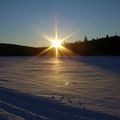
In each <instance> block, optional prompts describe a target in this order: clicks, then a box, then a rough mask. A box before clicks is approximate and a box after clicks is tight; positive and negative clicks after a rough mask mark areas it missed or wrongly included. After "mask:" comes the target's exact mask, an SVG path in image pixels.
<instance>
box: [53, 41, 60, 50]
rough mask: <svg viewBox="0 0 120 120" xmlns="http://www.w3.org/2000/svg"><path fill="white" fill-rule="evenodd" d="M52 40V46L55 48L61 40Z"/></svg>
mask: <svg viewBox="0 0 120 120" xmlns="http://www.w3.org/2000/svg"><path fill="white" fill-rule="evenodd" d="M51 42H52V46H53V47H55V48H59V47H60V46H61V41H60V40H53V41H51Z"/></svg>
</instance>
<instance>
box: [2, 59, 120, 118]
mask: <svg viewBox="0 0 120 120" xmlns="http://www.w3.org/2000/svg"><path fill="white" fill-rule="evenodd" d="M95 111H96V112H95ZM112 116H115V117H112ZM24 119H25V120H47V119H48V120H119V119H120V57H72V58H65V57H64V58H59V59H56V58H50V57H1V58H0V120H24Z"/></svg>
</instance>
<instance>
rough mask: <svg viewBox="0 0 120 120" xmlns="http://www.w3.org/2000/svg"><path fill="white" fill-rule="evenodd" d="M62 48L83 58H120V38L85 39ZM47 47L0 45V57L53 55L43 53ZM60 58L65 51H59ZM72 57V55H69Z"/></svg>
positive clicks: (52, 52)
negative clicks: (106, 56) (107, 56)
mask: <svg viewBox="0 0 120 120" xmlns="http://www.w3.org/2000/svg"><path fill="white" fill-rule="evenodd" d="M63 46H64V47H65V48H67V49H69V50H71V51H72V52H73V53H76V54H73V55H83V56H104V55H112V56H120V36H117V35H116V36H111V37H109V36H108V35H107V36H106V37H104V38H99V39H98V38H97V39H92V40H87V37H85V39H84V41H80V40H79V41H75V42H71V43H68V42H65V43H64V44H63ZM47 48H48V47H39V48H37V47H29V46H21V45H15V44H6V43H0V56H35V55H38V56H44V55H50V56H54V55H55V50H54V48H52V49H50V50H49V51H47V52H43V51H44V50H45V49H47ZM59 55H60V56H66V55H70V54H66V51H65V50H61V49H60V50H59ZM71 55H72V54H71Z"/></svg>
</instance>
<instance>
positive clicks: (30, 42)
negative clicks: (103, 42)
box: [0, 0, 120, 47]
mask: <svg viewBox="0 0 120 120" xmlns="http://www.w3.org/2000/svg"><path fill="white" fill-rule="evenodd" d="M119 6H120V0H0V42H1V43H13V44H20V45H27V46H37V47H39V46H48V45H50V43H49V42H48V41H47V40H46V39H45V38H44V37H43V35H44V34H50V35H51V36H53V37H54V28H55V19H57V24H58V36H59V38H63V37H65V36H67V35H69V34H71V33H73V32H75V31H77V32H76V33H75V34H74V35H73V36H72V37H71V38H69V39H68V40H67V41H75V40H80V39H81V40H82V39H83V38H84V36H85V35H87V36H88V39H91V38H93V37H94V38H96V37H103V36H106V34H109V35H115V34H116V33H117V34H118V35H120V13H119V12H120V7H119Z"/></svg>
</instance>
